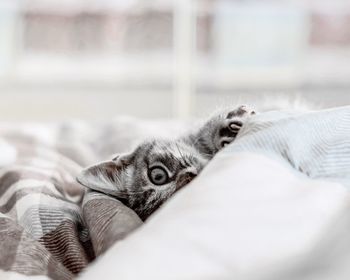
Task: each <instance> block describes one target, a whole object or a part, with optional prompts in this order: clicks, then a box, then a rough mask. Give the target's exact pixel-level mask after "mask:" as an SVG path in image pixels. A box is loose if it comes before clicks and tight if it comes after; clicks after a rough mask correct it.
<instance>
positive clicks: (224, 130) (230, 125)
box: [217, 105, 256, 149]
mask: <svg viewBox="0 0 350 280" xmlns="http://www.w3.org/2000/svg"><path fill="white" fill-rule="evenodd" d="M255 114H256V112H255V110H254V109H252V108H251V107H249V106H246V105H242V106H239V107H238V108H236V109H234V110H232V111H229V112H228V113H227V115H226V116H225V118H224V120H223V123H222V127H221V128H220V129H219V131H218V134H219V135H218V136H219V139H218V144H217V148H219V149H220V148H223V147H225V146H226V145H228V144H230V143H231V142H232V141H233V140H234V139H235V138H236V136H237V134H238V132H239V131H240V129H241V128H242V126H243V124H244V122H245V121H246V120H247V119H248V118H249V117H250V116H252V115H255Z"/></svg>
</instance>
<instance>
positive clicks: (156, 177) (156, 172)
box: [148, 166, 169, 186]
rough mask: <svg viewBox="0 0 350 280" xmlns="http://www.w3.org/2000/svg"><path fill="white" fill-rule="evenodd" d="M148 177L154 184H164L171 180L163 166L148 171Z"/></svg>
mask: <svg viewBox="0 0 350 280" xmlns="http://www.w3.org/2000/svg"><path fill="white" fill-rule="evenodd" d="M148 177H149V179H150V181H151V182H152V184H155V185H157V186H160V185H164V184H166V183H167V182H168V181H169V175H168V173H167V172H166V170H165V169H164V168H163V167H161V166H155V167H152V168H151V169H150V170H149V172H148Z"/></svg>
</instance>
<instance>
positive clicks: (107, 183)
mask: <svg viewBox="0 0 350 280" xmlns="http://www.w3.org/2000/svg"><path fill="white" fill-rule="evenodd" d="M131 161H132V159H131V156H129V155H125V156H120V157H116V158H114V159H113V160H110V161H104V162H100V163H98V164H95V165H92V166H90V167H87V168H85V169H83V171H82V172H81V173H80V174H79V175H78V176H77V181H78V182H79V183H80V184H82V185H83V186H85V187H88V188H90V189H93V190H96V191H100V192H103V193H106V194H110V195H113V196H116V197H120V198H122V197H123V194H124V190H125V187H126V186H123V181H124V180H123V179H124V178H125V176H127V174H126V172H127V168H128V166H129V165H130V164H131Z"/></svg>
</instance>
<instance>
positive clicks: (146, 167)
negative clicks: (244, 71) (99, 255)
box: [78, 105, 255, 220]
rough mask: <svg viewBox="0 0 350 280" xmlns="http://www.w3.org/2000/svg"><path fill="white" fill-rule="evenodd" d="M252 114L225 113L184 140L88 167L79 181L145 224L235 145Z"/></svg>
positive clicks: (242, 110)
mask: <svg viewBox="0 0 350 280" xmlns="http://www.w3.org/2000/svg"><path fill="white" fill-rule="evenodd" d="M253 114H255V112H254V111H253V110H252V109H251V108H249V107H248V106H245V105H242V106H239V107H237V108H234V109H227V110H222V111H221V112H220V113H217V114H215V115H214V116H212V117H211V118H210V119H209V120H208V121H207V122H205V123H204V124H203V125H202V126H201V127H200V128H199V129H197V130H195V131H192V132H190V133H188V134H185V135H183V136H181V137H178V138H176V139H151V140H148V141H144V142H143V143H141V144H139V145H138V146H137V147H136V148H135V149H134V150H133V151H132V152H130V153H128V154H124V155H119V156H117V157H115V158H114V159H112V160H108V161H104V162H101V163H98V164H95V165H93V166H90V167H88V168H86V169H85V170H83V172H82V173H81V174H80V175H79V176H78V181H79V182H80V183H81V184H82V185H84V186H86V187H88V188H90V189H92V190H95V191H99V192H102V193H105V194H108V195H111V196H113V197H115V198H117V199H118V200H120V201H122V202H123V203H124V204H125V205H126V206H128V207H130V208H131V209H133V210H134V211H135V212H136V213H137V214H138V215H139V217H140V218H141V219H142V220H145V219H147V218H148V217H149V216H150V215H151V214H152V213H153V212H154V211H155V210H157V209H158V208H159V207H160V206H161V205H162V204H163V203H164V202H165V201H166V200H167V199H169V198H170V197H171V196H172V195H173V194H174V193H176V192H177V191H178V190H180V189H181V188H183V187H184V186H185V185H187V184H188V183H189V182H191V181H192V180H193V179H194V178H195V177H196V176H197V175H198V174H199V173H200V172H201V170H202V169H203V168H204V166H205V165H206V164H207V162H208V161H209V160H210V159H212V157H213V156H214V155H215V154H216V153H217V152H218V151H219V150H220V149H222V148H223V147H224V146H225V145H227V144H229V143H231V142H232V141H233V140H234V139H235V137H236V136H237V134H238V132H239V130H240V128H241V127H242V125H243V123H244V122H245V121H246V120H247V119H248V118H249V117H250V116H251V115H253Z"/></svg>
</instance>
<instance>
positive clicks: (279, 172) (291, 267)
mask: <svg viewBox="0 0 350 280" xmlns="http://www.w3.org/2000/svg"><path fill="white" fill-rule="evenodd" d="M348 199H349V197H348V194H347V191H346V190H345V188H343V187H342V186H341V185H338V184H335V183H329V182H324V181H316V180H310V179H308V178H306V177H305V178H304V177H300V176H297V175H296V174H295V173H294V172H293V171H291V170H290V169H289V168H287V166H285V165H284V164H281V163H280V162H278V161H275V160H272V159H270V158H268V157H266V156H262V155H257V154H253V153H237V154H235V155H231V154H227V153H221V154H219V155H218V156H217V157H216V158H215V159H214V160H213V161H212V162H211V163H210V164H209V166H208V167H207V168H206V169H205V171H204V172H203V174H202V175H201V176H199V177H198V178H197V179H196V180H195V181H193V183H192V184H191V185H190V186H189V187H188V188H185V189H183V190H182V191H181V192H179V193H178V194H177V195H176V196H175V197H174V198H173V199H172V200H170V201H169V203H167V204H166V205H165V206H164V207H163V209H161V210H160V211H159V212H158V213H156V214H155V215H154V216H153V218H152V219H151V220H150V221H149V222H148V223H146V225H145V226H144V227H142V228H141V229H140V230H138V231H136V232H135V233H134V234H132V235H131V236H130V237H129V238H127V239H126V240H125V241H122V242H120V243H118V244H116V245H115V246H114V247H112V248H111V249H110V250H109V251H108V252H107V253H106V254H105V255H104V256H102V257H101V259H100V260H98V261H97V263H96V264H94V265H92V267H90V268H89V269H88V270H87V271H86V273H85V274H83V276H82V277H81V279H91V280H93V279H276V280H277V279H322V278H320V277H316V278H315V277H314V278H302V277H299V276H303V275H304V276H305V273H306V274H307V272H308V271H307V270H306V271H304V270H305V266H306V267H308V264H310V265H312V264H313V262H314V261H315V258H314V256H313V255H312V254H311V253H312V251H313V250H316V248H317V247H318V246H320V243H321V246H323V244H322V240H323V239H324V238H326V236H327V232H328V230H329V228H330V227H331V225H332V223H334V221H335V219H337V218H338V216H339V215H340V213H342V211H343V209H344V208H346V207H347V203H348ZM349 229H350V228H349ZM347 245H349V244H347ZM309 256H310V257H309ZM317 257H320V258H322V257H323V256H317ZM335 257H340V256H335ZM299 260H303V261H302V262H300V263H299V262H298V261H299ZM334 261H338V260H337V259H335V260H334ZM327 265H328V264H327ZM327 265H326V264H325V265H323V266H322V267H316V268H315V269H316V271H312V272H313V273H316V276H320V275H321V274H324V270H325V269H328V266H327ZM347 266H348V265H347ZM345 267H346V266H345ZM330 268H332V266H331V265H330ZM303 269H304V270H303ZM299 274H300V275H299ZM276 275H277V276H279V277H277V276H276ZM295 275H298V277H296V278H294V277H293V276H295ZM336 275H338V274H336ZM306 276H308V274H307V275H306ZM324 279H330V278H324ZM332 279H348V278H341V277H338V278H332Z"/></svg>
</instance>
